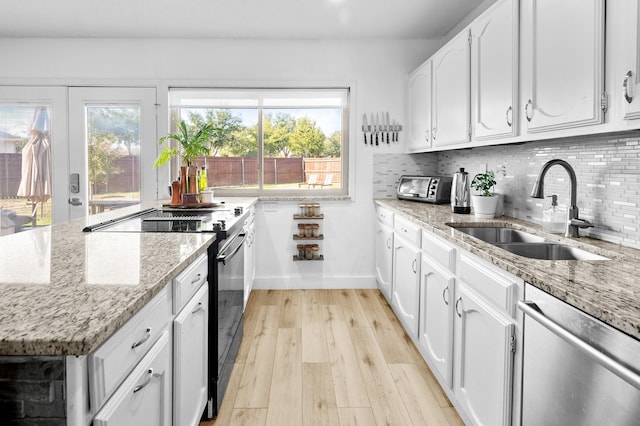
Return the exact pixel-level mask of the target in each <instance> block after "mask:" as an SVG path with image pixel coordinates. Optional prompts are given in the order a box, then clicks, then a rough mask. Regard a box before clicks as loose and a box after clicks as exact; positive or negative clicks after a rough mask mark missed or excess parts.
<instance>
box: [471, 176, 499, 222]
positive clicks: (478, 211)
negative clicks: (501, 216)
mask: <svg viewBox="0 0 640 426" xmlns="http://www.w3.org/2000/svg"><path fill="white" fill-rule="evenodd" d="M495 185H496V176H495V174H494V173H493V171H491V170H487V171H485V172H483V173H478V174H477V175H475V176H474V177H473V180H472V181H471V187H472V188H473V189H475V190H477V191H479V192H480V195H473V196H472V197H471V199H472V202H473V214H474V215H475V216H477V217H480V218H483V219H492V218H493V217H494V216H495V213H496V206H497V205H498V197H496V196H494V194H493V193H492V192H491V190H492V189H493V187H494V186H495Z"/></svg>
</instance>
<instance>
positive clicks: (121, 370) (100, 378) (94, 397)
mask: <svg viewBox="0 0 640 426" xmlns="http://www.w3.org/2000/svg"><path fill="white" fill-rule="evenodd" d="M171 318H172V316H171V293H170V292H169V286H167V287H165V288H164V289H163V290H162V291H161V292H160V294H158V295H157V296H156V297H154V298H153V300H151V302H149V303H148V304H147V305H146V306H145V307H144V308H142V310H140V312H138V313H137V314H136V315H134V316H133V318H131V319H130V320H129V321H128V322H127V323H126V324H125V325H123V326H122V327H121V328H120V329H119V330H118V331H116V332H115V333H114V334H113V336H111V337H110V338H109V339H108V340H107V341H106V342H104V344H103V345H102V346H100V347H99V348H98V349H96V350H95V352H93V353H92V354H90V355H89V356H88V359H87V362H88V367H89V395H90V400H91V407H94V408H95V409H98V408H99V407H101V406H102V404H104V402H105V401H106V400H107V399H108V398H109V396H110V395H111V394H112V393H113V391H114V390H115V389H116V388H117V387H118V385H119V384H120V383H122V381H123V380H124V378H125V377H126V376H127V374H129V372H130V371H131V370H132V369H133V368H134V367H135V365H136V364H137V363H138V362H139V361H140V360H141V359H142V357H144V355H145V354H146V353H147V351H148V350H149V348H150V347H151V346H152V345H153V343H154V342H155V341H156V340H157V339H158V337H159V336H160V334H161V333H162V331H163V330H164V329H165V328H166V327H167V324H169V323H170V322H171Z"/></svg>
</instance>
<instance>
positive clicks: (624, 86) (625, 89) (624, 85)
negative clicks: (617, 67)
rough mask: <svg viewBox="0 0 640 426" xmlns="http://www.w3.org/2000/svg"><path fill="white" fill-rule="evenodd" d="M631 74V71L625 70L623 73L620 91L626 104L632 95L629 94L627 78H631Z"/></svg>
mask: <svg viewBox="0 0 640 426" xmlns="http://www.w3.org/2000/svg"><path fill="white" fill-rule="evenodd" d="M632 76H633V73H632V72H631V71H627V73H626V74H625V75H624V81H623V82H622V90H623V91H622V93H623V94H624V99H625V101H627V103H628V104H630V103H631V102H633V96H631V95H630V94H629V79H631V77H632Z"/></svg>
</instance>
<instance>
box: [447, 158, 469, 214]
mask: <svg viewBox="0 0 640 426" xmlns="http://www.w3.org/2000/svg"><path fill="white" fill-rule="evenodd" d="M469 184H470V181H469V173H467V172H465V171H464V167H461V168H460V170H459V171H457V172H455V173H454V174H453V182H452V183H451V211H453V212H454V213H462V214H469V213H471V196H470V189H469Z"/></svg>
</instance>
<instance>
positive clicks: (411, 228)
mask: <svg viewBox="0 0 640 426" xmlns="http://www.w3.org/2000/svg"><path fill="white" fill-rule="evenodd" d="M393 230H394V231H395V232H396V234H398V235H402V237H403V238H405V239H406V240H408V241H410V242H411V243H412V244H415V245H416V246H418V247H420V233H421V232H422V228H420V227H419V226H418V225H416V224H415V223H413V222H411V221H409V220H407V219H404V218H402V217H399V216H396V217H395V218H394V225H393Z"/></svg>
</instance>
